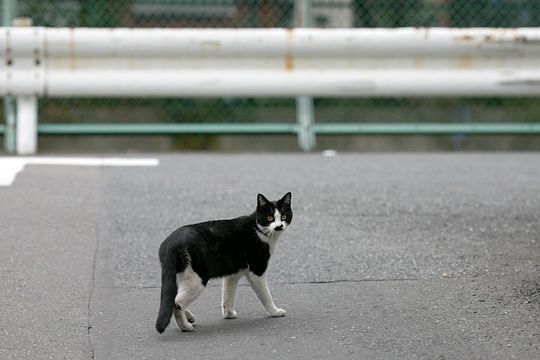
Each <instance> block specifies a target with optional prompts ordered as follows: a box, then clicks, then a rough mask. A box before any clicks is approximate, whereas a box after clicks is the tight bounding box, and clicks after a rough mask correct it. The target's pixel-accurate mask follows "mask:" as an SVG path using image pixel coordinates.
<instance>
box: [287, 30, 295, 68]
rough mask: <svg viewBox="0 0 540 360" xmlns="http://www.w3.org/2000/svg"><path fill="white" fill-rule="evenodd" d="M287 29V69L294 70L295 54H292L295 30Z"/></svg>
mask: <svg viewBox="0 0 540 360" xmlns="http://www.w3.org/2000/svg"><path fill="white" fill-rule="evenodd" d="M286 31H287V54H286V55H285V70H287V71H293V70H294V56H293V54H291V47H292V44H291V43H292V40H293V37H294V30H292V29H286Z"/></svg>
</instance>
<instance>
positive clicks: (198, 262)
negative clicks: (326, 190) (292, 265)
mask: <svg viewBox="0 0 540 360" xmlns="http://www.w3.org/2000/svg"><path fill="white" fill-rule="evenodd" d="M292 217H293V214H292V210H291V193H290V192H289V193H287V194H285V196H283V198H281V199H280V200H278V201H269V200H268V199H267V198H266V197H264V196H263V195H261V194H258V195H257V209H256V210H255V212H253V213H252V214H251V215H247V216H241V217H237V218H235V219H230V220H216V221H208V222H203V223H199V224H193V225H187V226H182V227H181V228H179V229H177V230H175V231H174V232H173V233H172V234H171V235H169V236H168V237H167V238H166V239H165V240H164V241H163V243H162V244H161V246H160V248H159V260H160V262H161V304H160V307H159V314H158V318H157V321H156V330H157V331H158V332H159V333H162V332H163V331H165V328H166V327H167V326H168V325H169V322H170V321H171V317H172V316H173V315H174V320H175V322H176V325H177V326H178V328H179V329H181V330H182V331H192V330H193V325H191V323H193V322H194V321H195V319H194V317H193V314H192V313H191V312H190V311H189V310H188V309H187V307H188V306H189V304H191V303H192V302H193V301H194V300H195V299H196V298H197V297H198V296H199V295H200V294H201V292H202V291H203V290H204V288H205V286H206V283H207V282H208V280H210V279H212V278H218V277H223V292H222V313H223V317H224V318H225V319H234V318H236V316H237V315H236V311H235V310H234V308H233V305H234V297H235V293H236V287H237V285H238V281H239V280H240V278H241V277H242V276H246V277H247V279H248V282H249V284H250V285H251V288H252V289H253V291H254V292H255V294H256V295H257V297H258V298H259V300H260V302H261V304H262V306H263V307H264V309H265V310H266V312H268V314H270V316H275V317H279V316H285V314H286V312H285V310H283V309H280V308H278V307H277V306H276V305H275V304H274V301H273V300H272V295H271V294H270V291H269V290H268V286H267V283H266V270H267V268H268V262H269V260H270V257H271V256H272V253H273V252H274V249H275V246H276V242H277V240H278V238H279V236H280V235H281V234H282V233H283V230H285V229H286V228H287V227H288V226H289V225H290V223H291V220H292Z"/></svg>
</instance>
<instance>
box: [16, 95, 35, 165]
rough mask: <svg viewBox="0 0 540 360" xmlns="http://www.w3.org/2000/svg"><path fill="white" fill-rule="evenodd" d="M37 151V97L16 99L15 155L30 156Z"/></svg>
mask: <svg viewBox="0 0 540 360" xmlns="http://www.w3.org/2000/svg"><path fill="white" fill-rule="evenodd" d="M36 150H37V96H33V95H29V96H18V97H17V154H18V155H30V154H34V153H35V152H36Z"/></svg>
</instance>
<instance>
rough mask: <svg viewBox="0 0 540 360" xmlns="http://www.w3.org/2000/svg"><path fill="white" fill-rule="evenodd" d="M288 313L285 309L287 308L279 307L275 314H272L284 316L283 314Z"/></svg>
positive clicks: (273, 315)
mask: <svg viewBox="0 0 540 360" xmlns="http://www.w3.org/2000/svg"><path fill="white" fill-rule="evenodd" d="M285 315H287V312H286V311H285V309H277V310H276V311H275V312H274V313H273V314H272V317H282V316H285Z"/></svg>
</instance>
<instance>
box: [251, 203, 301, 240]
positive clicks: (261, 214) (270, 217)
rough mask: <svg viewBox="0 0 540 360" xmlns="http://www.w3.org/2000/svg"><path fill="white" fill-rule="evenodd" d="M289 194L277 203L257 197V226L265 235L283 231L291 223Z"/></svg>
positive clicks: (291, 214)
mask: <svg viewBox="0 0 540 360" xmlns="http://www.w3.org/2000/svg"><path fill="white" fill-rule="evenodd" d="M292 217H293V213H292V209H291V193H290V192H288V193H286V194H285V196H283V197H282V198H281V199H279V200H277V201H270V200H268V199H267V198H266V197H265V196H264V195H262V194H258V195H257V224H258V225H259V228H260V229H261V231H263V232H264V233H265V234H267V235H269V234H272V233H273V232H274V231H277V232H281V231H283V230H285V229H286V228H287V227H288V226H289V225H290V224H291V221H292Z"/></svg>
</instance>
